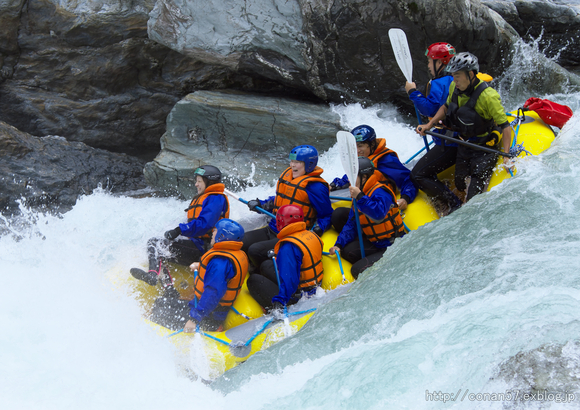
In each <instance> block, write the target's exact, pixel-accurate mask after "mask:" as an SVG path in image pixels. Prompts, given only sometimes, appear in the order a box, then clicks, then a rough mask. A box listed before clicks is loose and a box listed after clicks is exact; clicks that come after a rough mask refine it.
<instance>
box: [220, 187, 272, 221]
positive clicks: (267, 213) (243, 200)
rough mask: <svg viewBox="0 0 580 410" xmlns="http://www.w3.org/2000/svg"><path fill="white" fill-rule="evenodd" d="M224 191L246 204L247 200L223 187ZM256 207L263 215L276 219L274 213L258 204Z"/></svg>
mask: <svg viewBox="0 0 580 410" xmlns="http://www.w3.org/2000/svg"><path fill="white" fill-rule="evenodd" d="M224 192H225V193H226V194H227V195H229V196H231V197H232V198H234V199H237V200H238V201H240V202H241V203H244V204H246V205H247V204H248V201H246V200H245V199H242V198H240V197H239V196H237V195H236V194H234V193H233V192H231V191H228V190H227V189H224ZM256 209H257V210H258V211H260V212H261V213H263V214H264V215H268V216H269V217H270V218H274V219H276V215H274V214H273V213H271V212H268V211H266V210H265V209H262V208H260V207H259V206H257V207H256Z"/></svg>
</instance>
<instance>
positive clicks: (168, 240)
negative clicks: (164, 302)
mask: <svg viewBox="0 0 580 410" xmlns="http://www.w3.org/2000/svg"><path fill="white" fill-rule="evenodd" d="M194 175H195V177H196V181H195V187H196V188H197V195H196V196H195V197H194V198H193V199H192V201H191V202H190V204H189V207H188V208H187V209H186V210H185V212H186V216H187V222H185V223H180V224H179V226H177V227H176V228H174V229H171V230H169V231H167V232H165V234H164V238H157V237H154V238H151V239H149V241H148V242H147V255H148V260H149V271H144V270H142V269H139V268H132V269H131V271H130V272H131V275H133V277H135V278H136V279H139V280H142V281H144V282H146V283H148V284H150V285H152V286H155V285H156V284H157V282H158V281H159V279H160V278H164V277H165V276H167V275H168V273H164V272H168V271H167V269H164V266H163V262H164V261H169V262H175V263H177V264H180V265H184V266H188V265H189V264H190V263H191V261H192V260H197V259H199V258H200V257H201V255H203V253H204V252H205V251H207V250H208V249H209V243H210V239H211V233H212V230H213V228H214V226H215V225H216V223H217V222H218V221H219V220H220V219H222V218H229V214H230V204H229V201H228V198H227V196H226V195H225V194H224V189H225V186H224V184H223V183H222V182H221V178H222V174H221V171H220V170H219V169H218V168H216V167H214V166H212V165H202V166H200V167H198V168H197V169H196V170H195V172H194ZM180 236H181V237H183V238H179V237H180ZM165 282H167V281H165Z"/></svg>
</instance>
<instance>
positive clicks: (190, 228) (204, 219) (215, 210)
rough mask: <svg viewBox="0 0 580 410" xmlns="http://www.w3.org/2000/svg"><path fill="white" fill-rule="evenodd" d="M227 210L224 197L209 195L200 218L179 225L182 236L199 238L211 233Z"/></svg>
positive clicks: (204, 202)
mask: <svg viewBox="0 0 580 410" xmlns="http://www.w3.org/2000/svg"><path fill="white" fill-rule="evenodd" d="M226 209H227V203H226V198H225V197H224V196H223V195H209V196H208V197H207V198H206V199H205V200H204V201H203V204H202V208H201V212H200V213H199V216H198V217H197V218H195V219H193V220H191V221H189V222H187V223H183V224H179V229H181V234H182V235H183V236H187V237H188V238H198V237H200V236H202V235H205V234H206V233H209V232H211V230H212V229H213V228H214V226H215V224H216V222H217V221H219V219H220V217H221V215H222V214H223V213H225V211H226Z"/></svg>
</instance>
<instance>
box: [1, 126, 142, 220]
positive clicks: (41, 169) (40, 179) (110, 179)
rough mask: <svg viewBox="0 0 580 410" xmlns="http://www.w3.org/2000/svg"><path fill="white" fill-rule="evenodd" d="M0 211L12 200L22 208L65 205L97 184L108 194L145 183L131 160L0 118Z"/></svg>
mask: <svg viewBox="0 0 580 410" xmlns="http://www.w3.org/2000/svg"><path fill="white" fill-rule="evenodd" d="M0 175H1V176H0V209H1V210H2V212H3V213H4V211H5V210H8V211H13V210H16V209H17V208H18V204H17V202H16V200H19V199H21V198H23V199H24V201H25V203H26V205H28V206H33V207H35V206H44V205H46V206H50V207H53V206H60V207H61V209H67V208H70V207H71V206H72V205H74V204H75V203H76V200H77V198H78V196H79V195H81V194H90V193H91V192H92V191H93V190H94V189H95V188H97V187H98V186H99V185H100V186H102V187H103V188H108V189H110V190H111V192H126V191H133V190H138V189H143V188H145V187H146V183H145V180H144V178H143V164H142V163H141V162H140V161H139V160H137V159H136V158H133V157H129V156H127V155H125V154H116V153H111V152H107V151H104V150H100V149H95V148H91V147H89V146H87V145H85V144H83V143H81V142H69V141H66V140H65V139H64V138H61V137H43V138H38V137H34V136H31V135H29V134H26V133H24V132H21V131H19V130H17V129H16V128H14V127H12V126H10V125H8V124H6V123H4V122H0Z"/></svg>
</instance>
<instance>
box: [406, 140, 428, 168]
mask: <svg viewBox="0 0 580 410" xmlns="http://www.w3.org/2000/svg"><path fill="white" fill-rule="evenodd" d="M434 143H435V142H434V141H433V140H431V141H429V145H432V144H434ZM425 149H426V148H425V147H423V148H421V149H420V150H419V151H417V152H416V153H415V155H413V156H412V157H411V158H409V159H408V160H407V161H405V162H403V164H404V165H407V164H408V163H409V162H411V161H413V159H415V157H416V156H417V155H419V154H420V153H422V152H423V151H425Z"/></svg>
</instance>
